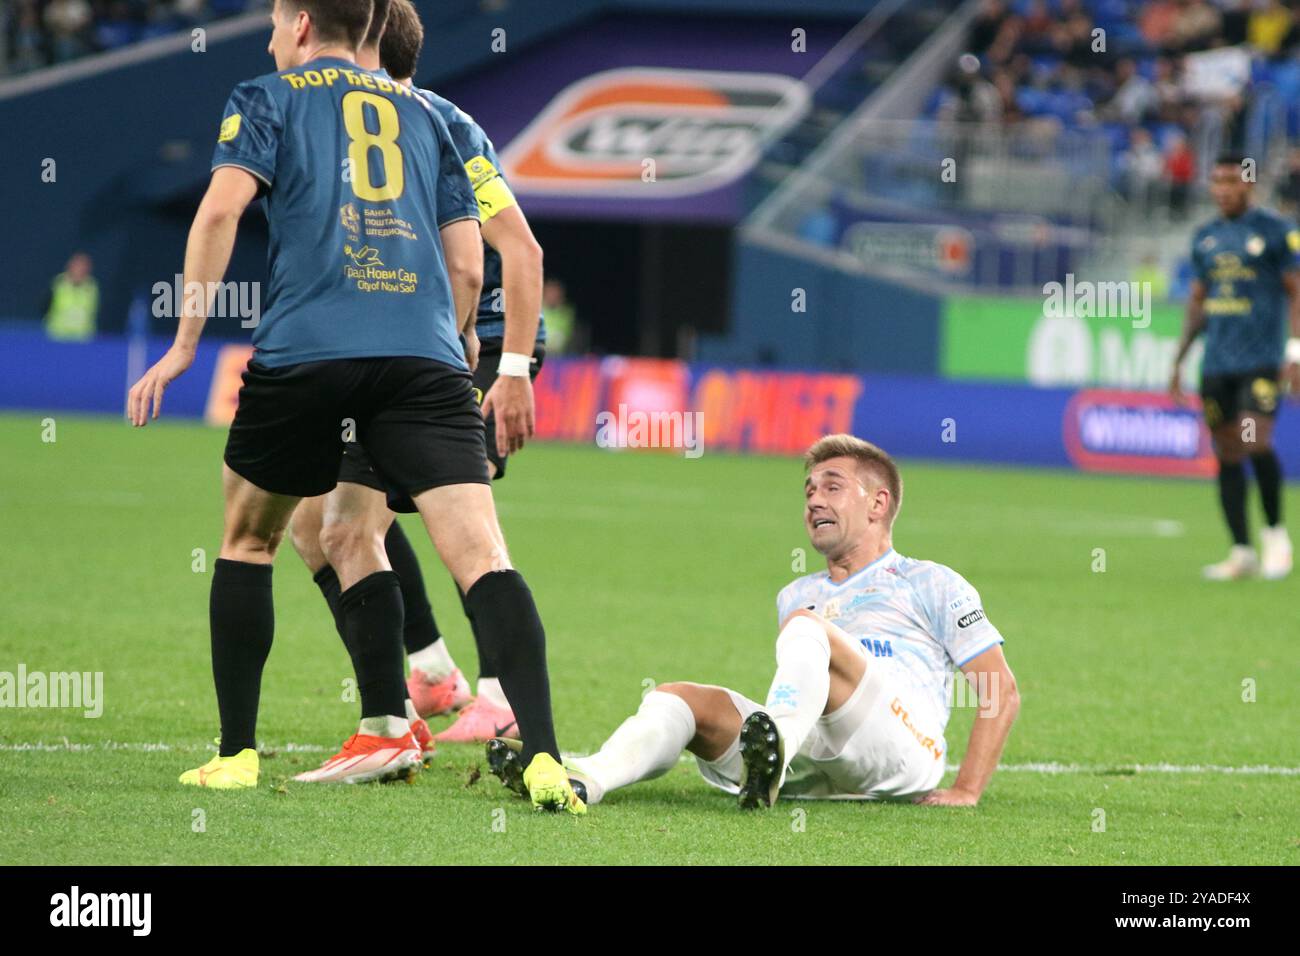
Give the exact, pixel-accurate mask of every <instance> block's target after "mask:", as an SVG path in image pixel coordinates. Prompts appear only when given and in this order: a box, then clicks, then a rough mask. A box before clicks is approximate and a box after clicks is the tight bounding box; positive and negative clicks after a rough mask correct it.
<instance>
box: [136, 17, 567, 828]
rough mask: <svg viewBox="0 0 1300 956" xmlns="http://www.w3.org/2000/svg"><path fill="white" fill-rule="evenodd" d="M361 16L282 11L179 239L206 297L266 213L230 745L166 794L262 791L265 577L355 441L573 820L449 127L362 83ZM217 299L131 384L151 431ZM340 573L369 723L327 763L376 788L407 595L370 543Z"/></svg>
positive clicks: (234, 553) (230, 523)
mask: <svg viewBox="0 0 1300 956" xmlns="http://www.w3.org/2000/svg"><path fill="white" fill-rule="evenodd" d="M381 7H382V8H383V10H384V12H385V13H386V8H387V5H386V4H381ZM374 8H375V5H374V4H373V3H372V0H277V2H276V4H275V6H274V8H273V10H272V14H271V19H272V24H273V31H272V35H271V43H270V52H271V53H272V54H273V56H274V57H275V60H276V65H277V67H278V68H279V69H280V72H279V73H276V74H271V75H268V76H265V77H261V78H259V79H257V80H253V81H250V82H247V83H243V84H240V86H239V87H237V88H236V90H235V92H234V93H233V94H232V96H231V101H230V104H229V106H228V107H227V110H226V116H225V118H224V119H223V121H222V125H221V131H220V135H219V141H218V147H217V151H216V154H215V156H214V160H213V168H214V171H213V177H212V182H211V184H210V185H209V189H208V192H207V194H206V195H205V197H204V200H203V202H202V204H201V205H200V208H199V212H198V213H197V215H196V217H195V224H194V227H193V228H192V230H191V236H190V241H189V245H188V247H187V250H186V263H185V280H186V283H187V288H189V287H190V286H189V283H192V282H198V283H201V285H200V286H199V288H202V289H208V290H210V289H211V288H213V286H214V285H215V283H217V282H218V281H219V280H220V279H221V277H222V275H223V274H224V272H225V269H226V266H227V264H228V262H229V257H230V251H231V248H232V247H233V243H234V238H235V233H236V231H237V227H238V221H239V217H240V215H241V214H242V213H243V210H244V209H245V207H246V206H247V205H248V203H249V202H251V201H252V200H253V199H254V198H255V197H256V196H258V195H263V196H264V197H265V200H266V210H267V216H268V219H269V222H270V259H269V272H270V288H269V292H268V294H267V296H266V302H267V309H266V313H265V315H263V316H262V317H261V321H260V324H259V325H258V327H257V329H256V331H255V333H254V336H253V343H254V346H255V349H256V353H255V356H254V359H253V360H252V361H250V363H249V367H248V370H247V371H246V372H245V374H244V386H243V388H242V389H241V390H240V395H239V407H238V410H237V412H236V415H235V420H234V422H233V423H232V425H231V429H230V435H229V438H228V440H227V444H226V454H225V469H224V472H223V483H224V489H225V498H226V520H225V530H224V532H223V540H222V548H221V557H220V560H218V562H217V566H216V568H215V570H214V574H213V582H212V595H211V601H210V606H211V615H210V616H211V627H212V652H213V675H214V678H215V681H216V685H217V698H218V707H219V710H220V712H221V724H222V730H221V746H220V752H219V754H218V756H217V757H215V758H214V759H213V760H212V761H210V762H209V763H208V764H207V765H205V766H204V767H201V768H198V769H196V770H193V771H189V772H187V773H186V774H184V775H182V778H181V779H182V782H183V783H190V784H196V785H200V786H214V787H240V786H255V785H256V781H257V753H256V750H255V729H256V714H257V703H258V696H259V691H260V681H261V671H262V667H263V665H264V663H265V660H266V656H267V654H268V653H269V651H270V645H271V640H272V635H273V631H274V610H273V605H272V602H271V589H270V584H271V562H272V560H273V558H274V555H275V552H276V549H277V547H278V544H279V542H280V540H281V538H282V537H283V534H284V531H285V528H286V526H287V525H288V523H289V518H290V516H291V514H292V512H293V509H294V508H295V506H296V505H297V503H298V501H299V500H300V499H301V498H303V497H312V496H316V495H320V494H323V493H326V492H328V491H330V490H331V489H332V488H333V487H334V486H335V484H336V482H337V477H338V471H339V463H340V460H341V458H342V452H343V443H344V442H345V441H351V440H357V441H360V442H361V443H362V444H363V445H364V446H365V448H366V450H367V451H368V452H369V454H370V455H371V456H372V458H373V460H374V463H375V466H376V467H377V468H378V469H381V470H382V472H383V475H384V478H385V480H386V482H387V483H388V485H389V486H390V487H392V488H395V489H398V490H400V491H401V492H402V493H404V494H406V495H408V496H410V497H411V498H412V499H413V501H414V502H415V504H416V507H417V508H418V509H419V511H420V514H421V517H422V518H423V519H424V521H425V524H426V527H427V528H428V530H429V533H430V535H431V537H432V539H433V542H434V546H435V547H436V548H437V549H438V552H439V554H440V556H441V557H442V559H443V561H444V563H446V564H447V566H448V568H449V570H450V571H451V572H452V575H453V577H454V578H455V579H456V581H457V584H458V585H460V586H461V587H462V589H463V590H464V591H465V594H466V603H467V605H468V606H469V607H470V608H471V610H472V612H473V613H474V614H475V615H476V616H478V617H480V618H481V620H480V626H481V627H482V629H483V633H484V635H485V639H486V640H489V641H491V642H492V644H493V649H494V652H495V653H497V655H498V660H499V661H500V662H501V678H502V683H503V685H504V686H505V687H506V688H507V689H508V692H509V693H510V696H511V700H512V701H513V702H514V704H515V708H516V711H517V712H518V713H519V722H520V726H521V730H522V733H523V737H524V741H525V746H526V747H527V748H530V752H529V758H530V764H529V771H530V774H529V790H530V793H531V795H532V798H533V802H534V804H535V805H537V806H539V807H548V808H552V809H561V808H563V809H568V810H569V811H570V812H574V813H580V812H582V811H583V807H582V804H581V802H580V801H577V800H576V798H574V796H573V792H572V790H571V788H570V786H569V783H568V779H567V777H566V776H565V774H564V772H563V770H562V768H561V767H560V766H559V763H558V756H559V755H558V746H557V745H556V743H555V739H554V728H553V726H552V723H551V713H550V690H549V681H548V679H547V675H546V665H545V635H544V633H543V631H542V627H541V621H540V619H539V618H538V615H537V611H536V607H535V605H534V603H533V600H532V595H531V593H530V592H529V591H528V587H527V585H526V584H525V583H524V581H523V578H522V577H521V576H520V575H519V573H518V572H517V571H515V570H513V569H512V568H511V567H510V564H509V559H508V557H507V555H506V550H505V542H504V540H503V538H502V536H501V532H500V528H499V526H498V524H497V520H496V513H495V508H494V505H493V503H492V495H491V488H490V485H489V484H488V476H487V462H486V456H485V453H484V447H483V438H482V419H481V415H480V414H479V410H478V406H477V403H476V401H475V398H474V394H473V389H472V385H471V379H470V375H469V371H468V367H467V363H466V361H465V358H464V355H463V353H462V350H461V346H460V341H459V337H458V331H459V329H460V328H461V327H462V326H463V324H464V323H465V322H467V321H468V319H469V316H470V314H471V311H472V310H473V308H474V299H475V298H477V294H478V285H479V283H480V282H481V264H480V263H481V255H482V251H481V245H480V241H481V240H480V237H479V234H478V215H477V204H476V203H475V201H474V197H473V193H472V189H471V187H470V185H469V180H468V177H467V176H466V175H465V173H464V171H463V167H462V166H461V164H460V160H459V156H458V155H457V154H456V152H455V150H454V147H452V145H451V143H450V138H449V134H448V133H447V130H446V125H445V124H444V123H443V122H442V120H441V119H440V118H439V117H437V115H436V114H435V113H433V111H432V110H430V108H429V107H428V105H427V104H426V103H425V102H424V101H423V100H421V99H419V98H418V97H416V96H415V95H414V94H412V93H411V92H410V91H409V90H407V89H406V88H405V87H402V86H400V85H399V84H396V83H393V82H392V81H391V80H389V79H386V78H384V77H381V76H376V75H375V74H372V73H370V72H368V71H365V70H361V69H359V68H357V66H356V63H355V60H356V51H357V48H358V46H359V45H360V43H361V41H362V39H363V37H364V35H365V33H366V30H367V28H368V26H369V24H370V22H371V18H372V13H373V11H374ZM331 147H333V148H331ZM440 235H441V242H442V243H445V244H446V247H447V252H448V256H449V257H451V258H454V259H455V260H457V261H461V259H462V257H464V261H468V262H471V263H474V266H473V267H472V268H471V269H470V270H469V273H468V278H467V279H463V280H462V281H460V282H457V283H456V286H455V291H456V294H455V295H454V297H453V284H452V282H451V281H450V280H449V278H448V269H447V266H446V265H445V263H444V260H443V251H442V246H441V245H440V242H439V236H440ZM209 283H211V284H212V285H209ZM210 295H211V292H210V291H209V292H208V293H207V295H206V296H197V297H193V298H192V299H191V300H189V301H187V302H186V310H185V313H184V315H183V317H182V319H181V324H180V328H179V330H178V332H177V339H176V343H175V344H174V345H173V347H172V349H171V350H169V352H168V353H167V355H165V356H164V357H163V359H162V360H161V361H160V362H159V363H158V364H157V365H155V366H154V367H153V368H152V369H150V370H149V371H148V372H147V373H146V374H145V376H144V377H143V378H142V379H141V380H140V381H139V382H138V383H137V384H136V385H135V386H134V387H133V388H132V389H131V393H130V396H129V405H128V408H129V414H130V417H131V419H132V421H133V423H134V424H135V425H137V426H142V425H144V424H145V423H146V422H147V421H148V419H149V417H150V412H151V411H152V414H153V416H154V417H156V416H157V413H158V411H159V408H160V405H161V399H162V394H163V391H164V389H165V388H166V386H167V384H168V383H170V382H171V381H172V380H174V379H175V378H176V377H177V376H178V375H179V374H181V373H183V372H184V371H185V369H186V368H188V366H189V364H190V363H191V362H192V360H193V354H194V348H195V345H196V343H197V340H198V337H199V334H200V332H201V330H202V326H203V322H204V320H205V318H206V314H207V311H208V308H209V302H208V301H207V299H208V298H210ZM354 558H355V560H354V561H351V562H348V563H346V564H344V565H340V566H336V570H337V571H338V574H339V579H340V583H341V585H342V589H343V593H342V595H341V598H340V606H341V609H342V610H341V617H342V626H341V630H342V631H343V633H344V636H345V640H346V642H347V643H348V647H349V651H350V652H351V653H352V657H353V664H354V666H355V667H356V670H357V673H358V684H359V690H360V692H361V697H362V717H363V722H362V726H361V729H360V730H359V731H358V733H357V734H354V735H353V737H352V738H350V739H349V741H348V742H347V744H345V746H344V748H343V751H342V752H341V753H340V754H339V755H338V757H337V758H335V759H336V760H339V761H343V762H349V761H351V762H361V761H369V762H370V763H371V764H372V765H373V766H374V768H375V771H376V776H380V775H382V774H383V773H384V769H383V768H384V767H385V766H386V765H388V764H391V763H393V762H399V763H406V762H407V761H408V760H409V759H410V757H411V755H412V753H413V756H414V760H415V763H414V764H413V765H412V766H416V765H418V762H419V747H418V744H417V743H416V742H415V740H414V738H413V737H412V736H411V733H410V726H409V723H408V721H407V719H406V716H405V706H404V698H405V686H404V681H403V679H402V665H401V657H402V647H401V632H402V603H401V596H400V591H399V587H398V582H397V580H396V575H395V574H394V573H393V572H392V570H391V569H390V568H389V567H388V564H387V559H386V557H385V555H384V552H383V548H382V543H381V542H372V546H371V547H369V548H366V549H358V550H356V551H355V552H354ZM532 751H535V753H534V752H532ZM327 763H328V762H327Z"/></svg>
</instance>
